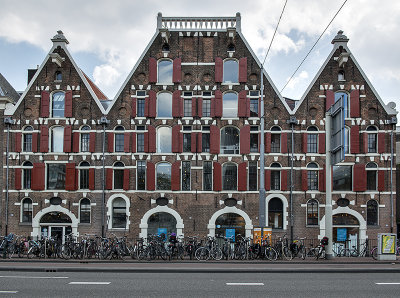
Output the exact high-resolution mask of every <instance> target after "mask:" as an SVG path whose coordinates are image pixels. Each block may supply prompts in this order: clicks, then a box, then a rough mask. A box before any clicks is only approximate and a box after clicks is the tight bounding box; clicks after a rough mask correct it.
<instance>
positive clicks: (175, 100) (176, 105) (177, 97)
mask: <svg viewBox="0 0 400 298" xmlns="http://www.w3.org/2000/svg"><path fill="white" fill-rule="evenodd" d="M181 101H182V98H181V91H179V90H175V91H174V93H172V117H182V116H183V115H182V114H181Z"/></svg>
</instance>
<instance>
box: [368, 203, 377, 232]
mask: <svg viewBox="0 0 400 298" xmlns="http://www.w3.org/2000/svg"><path fill="white" fill-rule="evenodd" d="M367 225H370V226H376V225H378V203H377V202H376V201H375V200H369V201H368V202H367Z"/></svg>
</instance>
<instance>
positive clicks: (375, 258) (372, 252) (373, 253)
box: [371, 247, 378, 260]
mask: <svg viewBox="0 0 400 298" xmlns="http://www.w3.org/2000/svg"><path fill="white" fill-rule="evenodd" d="M371 256H372V258H373V259H374V260H377V259H378V247H374V248H373V249H372V250H371Z"/></svg>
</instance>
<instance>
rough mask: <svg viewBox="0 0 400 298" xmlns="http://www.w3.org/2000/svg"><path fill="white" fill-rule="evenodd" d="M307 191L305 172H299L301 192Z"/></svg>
mask: <svg viewBox="0 0 400 298" xmlns="http://www.w3.org/2000/svg"><path fill="white" fill-rule="evenodd" d="M307 189H308V181H307V170H302V171H301V190H303V191H306V190H307Z"/></svg>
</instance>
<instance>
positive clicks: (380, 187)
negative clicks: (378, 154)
mask: <svg viewBox="0 0 400 298" xmlns="http://www.w3.org/2000/svg"><path fill="white" fill-rule="evenodd" d="M384 190H385V171H383V170H379V171H378V191H384Z"/></svg>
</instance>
